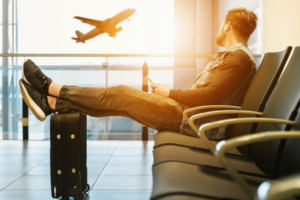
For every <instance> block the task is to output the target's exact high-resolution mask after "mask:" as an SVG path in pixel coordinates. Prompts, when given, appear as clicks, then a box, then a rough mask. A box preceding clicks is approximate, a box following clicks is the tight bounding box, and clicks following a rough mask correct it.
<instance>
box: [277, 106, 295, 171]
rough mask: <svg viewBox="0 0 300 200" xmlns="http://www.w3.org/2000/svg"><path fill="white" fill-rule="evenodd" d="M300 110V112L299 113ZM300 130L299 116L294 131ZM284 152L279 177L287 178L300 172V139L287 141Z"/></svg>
mask: <svg viewBox="0 0 300 200" xmlns="http://www.w3.org/2000/svg"><path fill="white" fill-rule="evenodd" d="M299 112H300V109H299V110H298V113H299ZM299 130H300V115H299V114H298V115H297V118H296V120H295V124H294V125H293V128H292V131H299ZM285 142H286V143H285V147H284V151H283V153H282V158H281V160H280V161H281V162H280V174H279V176H287V175H291V174H296V173H299V172H300V156H299V155H300V139H288V140H286V141H285Z"/></svg>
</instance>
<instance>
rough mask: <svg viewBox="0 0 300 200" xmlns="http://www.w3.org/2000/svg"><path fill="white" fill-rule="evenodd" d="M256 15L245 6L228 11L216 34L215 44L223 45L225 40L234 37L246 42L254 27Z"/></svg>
mask: <svg viewBox="0 0 300 200" xmlns="http://www.w3.org/2000/svg"><path fill="white" fill-rule="evenodd" d="M257 20H258V18H257V16H256V15H255V14H254V13H253V12H251V11H248V10H246V9H245V8H235V9H232V10H230V11H229V12H228V14H227V16H226V18H225V20H224V21H223V24H222V26H221V28H220V30H219V33H218V36H217V44H218V45H219V46H225V45H226V44H225V43H226V40H228V39H229V38H233V37H234V38H235V39H236V40H238V41H241V42H247V41H248V39H249V37H250V35H251V34H252V33H253V31H254V30H255V28H256V22H257Z"/></svg>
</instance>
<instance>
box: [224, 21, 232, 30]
mask: <svg viewBox="0 0 300 200" xmlns="http://www.w3.org/2000/svg"><path fill="white" fill-rule="evenodd" d="M230 28H231V23H230V21H228V22H226V24H225V27H224V31H229V30H230Z"/></svg>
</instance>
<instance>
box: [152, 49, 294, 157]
mask: <svg viewBox="0 0 300 200" xmlns="http://www.w3.org/2000/svg"><path fill="white" fill-rule="evenodd" d="M291 50H292V47H287V48H286V49H285V50H283V51H281V52H276V53H266V54H265V56H264V58H263V60H262V62H261V65H260V67H259V68H258V70H257V73H256V75H255V76H254V78H253V80H252V82H251V84H250V86H249V88H248V90H247V93H246V94H245V97H244V99H243V103H242V106H241V107H238V106H225V105H219V106H218V105H217V106H200V107H196V108H191V109H189V110H186V111H185V112H184V117H185V118H186V120H187V121H188V120H189V118H188V115H190V113H193V111H195V110H199V109H208V108H212V109H230V108H233V109H237V110H239V109H241V110H251V111H259V112H262V111H263V109H264V106H265V103H266V102H267V100H268V98H269V96H270V94H271V93H272V91H273V89H274V87H275V85H276V83H277V81H278V78H279V76H280V74H281V72H282V70H283V68H284V66H285V63H286V61H287V59H288V57H289V54H290V52H291ZM246 116H247V115H239V117H246ZM250 116H251V115H250ZM196 129H197V128H196ZM250 129H251V124H248V125H242V126H240V125H237V126H235V131H234V133H233V135H241V134H245V133H249V131H250ZM196 132H197V131H196ZM154 141H155V144H154V148H157V147H159V146H162V145H166V144H177V145H181V146H189V147H195V148H203V149H207V147H206V145H205V144H204V143H203V142H202V141H201V139H200V138H195V137H190V136H186V135H182V134H180V133H174V132H168V131H164V132H159V133H157V134H155V135H154ZM214 143H215V144H216V143H217V142H216V141H215V142H214ZM232 153H234V154H239V152H237V151H235V152H232Z"/></svg>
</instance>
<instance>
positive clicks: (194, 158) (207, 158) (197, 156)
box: [153, 47, 300, 176]
mask: <svg viewBox="0 0 300 200" xmlns="http://www.w3.org/2000/svg"><path fill="white" fill-rule="evenodd" d="M298 74H300V47H296V49H295V51H294V53H293V55H292V58H291V60H290V62H289V63H288V65H287V67H286V69H285V71H284V72H283V73H282V76H281V78H280V80H279V81H278V83H277V85H276V87H275V88H274V90H273V93H272V94H271V95H270V97H269V100H268V102H267V104H266V107H265V109H264V112H263V114H262V115H261V117H263V118H276V119H282V120H284V121H283V123H287V124H288V122H289V121H288V120H292V121H293V120H295V117H296V115H295V113H297V111H298V109H299V106H300V104H297V102H298V101H299V99H300V79H299V78H298ZM215 112H227V111H213V112H211V113H215ZM228 112H229V111H228ZM230 112H234V111H230ZM205 114H209V112H208V113H204V114H199V115H205ZM193 117H194V116H193ZM193 117H192V118H193ZM237 119H243V118H237ZM254 119H255V118H254ZM256 120H257V122H258V121H260V120H261V118H257V119H256ZM233 122H235V121H233ZM241 124H242V123H241ZM243 124H244V123H243ZM204 127H205V128H204ZM216 127H218V125H217V126H216ZM290 128H291V126H290V125H284V124H281V125H278V124H269V123H263V122H262V123H260V124H259V125H258V127H257V132H263V131H270V130H273V131H275V130H289V129H290ZM200 130H201V131H200V138H201V141H202V142H205V143H206V144H207V146H209V145H210V149H211V152H208V151H204V150H202V149H198V148H192V147H186V146H179V145H163V146H160V147H157V148H155V149H154V150H153V156H154V163H153V166H155V165H158V164H159V163H163V162H169V161H179V162H185V163H192V164H198V165H208V166H213V167H218V168H223V167H222V165H221V164H220V163H219V162H218V161H217V160H216V159H215V157H214V155H213V154H212V153H214V151H215V149H214V148H215V142H214V143H211V141H209V140H207V138H206V136H205V134H204V132H205V130H207V126H206V125H203V126H201V128H200ZM249 133H250V132H249ZM274 146H277V145H274ZM234 150H235V151H237V150H236V149H234ZM267 150H268V149H263V151H267ZM230 152H232V150H231V151H230ZM258 156H259V153H258ZM228 157H229V159H230V160H231V162H232V163H234V166H235V168H236V169H237V170H238V171H240V172H244V173H251V174H259V175H265V174H267V175H270V176H272V175H273V170H271V171H266V170H265V171H264V170H263V171H262V170H261V169H260V168H259V167H257V166H256V163H255V162H253V160H252V159H249V157H248V156H237V155H228ZM250 158H251V157H250ZM272 159H273V160H274V159H275V158H274V157H273V158H272ZM272 159H271V158H270V160H268V161H271V162H273V160H272ZM268 161H266V162H268Z"/></svg>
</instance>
